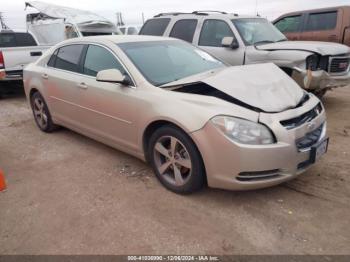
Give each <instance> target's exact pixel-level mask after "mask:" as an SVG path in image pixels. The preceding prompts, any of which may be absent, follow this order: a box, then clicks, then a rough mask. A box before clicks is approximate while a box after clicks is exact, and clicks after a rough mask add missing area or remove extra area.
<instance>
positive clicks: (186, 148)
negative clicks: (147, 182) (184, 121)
mask: <svg viewBox="0 0 350 262" xmlns="http://www.w3.org/2000/svg"><path fill="white" fill-rule="evenodd" d="M148 156H149V159H150V160H151V164H152V167H153V170H154V172H155V173H156V175H157V178H158V179H159V181H160V182H161V183H162V184H163V185H164V186H165V187H166V188H167V189H169V190H171V191H173V192H175V193H179V194H189V193H192V192H195V191H197V190H199V189H200V188H202V187H203V185H204V182H205V171H204V165H203V161H202V158H201V156H200V153H199V151H198V149H197V147H196V146H195V144H194V143H193V141H192V140H191V138H190V137H188V135H187V134H186V133H184V132H183V131H181V130H180V129H178V128H175V127H173V126H164V127H161V128H160V129H158V130H156V131H155V132H154V133H153V134H152V136H151V138H150V143H149V147H148Z"/></svg>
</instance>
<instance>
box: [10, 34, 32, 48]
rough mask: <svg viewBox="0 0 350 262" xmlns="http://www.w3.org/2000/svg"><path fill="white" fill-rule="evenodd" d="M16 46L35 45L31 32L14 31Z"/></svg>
mask: <svg viewBox="0 0 350 262" xmlns="http://www.w3.org/2000/svg"><path fill="white" fill-rule="evenodd" d="M15 35H16V46H36V45H37V44H36V42H35V40H34V38H33V36H32V35H31V34H28V33H16V34H15Z"/></svg>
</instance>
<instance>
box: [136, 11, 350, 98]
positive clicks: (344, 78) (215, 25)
mask: <svg viewBox="0 0 350 262" xmlns="http://www.w3.org/2000/svg"><path fill="white" fill-rule="evenodd" d="M140 34H141V35H157V36H169V37H175V38H179V39H182V40H184V41H187V42H190V43H192V44H194V45H196V46H199V47H200V48H202V49H203V50H206V51H207V52H209V53H210V54H212V55H213V56H215V57H217V58H219V59H221V60H222V61H225V62H226V63H228V64H230V65H249V64H257V63H270V62H271V63H275V64H276V65H277V66H279V67H280V68H281V69H282V70H284V71H285V72H286V73H287V74H288V75H289V76H291V77H292V78H293V79H294V80H295V81H296V82H297V83H298V84H299V85H300V86H301V87H302V88H304V89H306V90H307V91H310V92H313V93H315V94H317V95H318V96H319V97H322V96H323V95H324V94H325V93H326V92H327V91H328V90H330V89H332V88H335V87H339V86H346V85H348V84H349V81H350V72H349V68H350V48H349V47H348V46H345V45H341V44H335V43H324V42H307V41H304V42H301V41H288V39H287V38H286V37H285V36H284V35H283V34H282V33H281V32H280V31H279V30H278V29H277V28H276V27H275V26H273V25H272V24H271V23H270V22H269V21H268V20H267V19H265V18H261V17H256V16H240V15H238V14H228V13H225V12H213V11H211V12H208V11H195V12H193V13H165V14H159V15H156V16H155V17H154V18H152V19H149V20H148V21H146V23H145V24H144V25H143V27H142V28H141V31H140Z"/></svg>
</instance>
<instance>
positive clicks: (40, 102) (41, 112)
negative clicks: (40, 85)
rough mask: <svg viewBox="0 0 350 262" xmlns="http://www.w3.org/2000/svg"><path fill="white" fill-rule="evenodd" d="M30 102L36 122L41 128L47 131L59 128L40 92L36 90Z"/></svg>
mask: <svg viewBox="0 0 350 262" xmlns="http://www.w3.org/2000/svg"><path fill="white" fill-rule="evenodd" d="M30 104H31V106H32V111H33V115H34V119H35V123H36V124H37V126H38V127H39V129H40V130H41V131H43V132H46V133H51V132H52V131H54V130H55V129H57V127H58V126H57V125H55V124H54V123H53V122H52V118H51V114H50V111H49V108H48V107H47V105H46V103H45V100H44V98H43V97H42V95H41V94H40V93H39V92H35V93H34V94H33V95H32V96H31V98H30Z"/></svg>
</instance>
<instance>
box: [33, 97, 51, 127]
mask: <svg viewBox="0 0 350 262" xmlns="http://www.w3.org/2000/svg"><path fill="white" fill-rule="evenodd" d="M33 112H34V117H35V120H36V122H37V123H38V125H39V126H40V128H41V129H45V128H46V127H47V124H48V115H47V112H46V109H45V104H44V101H43V100H42V99H41V98H40V97H36V98H35V99H34V103H33Z"/></svg>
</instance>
